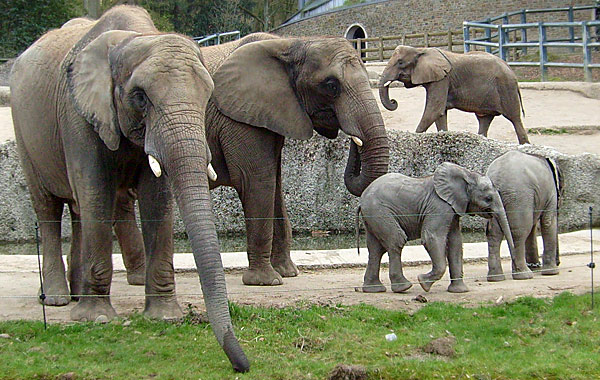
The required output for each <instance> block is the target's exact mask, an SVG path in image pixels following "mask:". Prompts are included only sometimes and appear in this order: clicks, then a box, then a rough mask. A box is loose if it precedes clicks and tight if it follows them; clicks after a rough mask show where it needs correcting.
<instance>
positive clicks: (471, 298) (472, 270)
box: [0, 255, 597, 322]
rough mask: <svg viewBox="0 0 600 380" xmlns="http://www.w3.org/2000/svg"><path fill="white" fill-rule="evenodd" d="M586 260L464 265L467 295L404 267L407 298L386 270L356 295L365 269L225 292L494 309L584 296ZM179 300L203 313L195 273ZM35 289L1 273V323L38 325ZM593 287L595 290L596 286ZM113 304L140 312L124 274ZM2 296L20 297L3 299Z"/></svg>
mask: <svg viewBox="0 0 600 380" xmlns="http://www.w3.org/2000/svg"><path fill="white" fill-rule="evenodd" d="M589 262H590V257H589V255H571V256H565V257H563V258H562V263H561V272H560V274H559V275H557V276H541V275H540V274H536V275H535V276H534V278H533V279H531V280H526V281H514V280H512V279H510V275H509V276H507V280H506V281H503V282H495V283H490V282H487V281H486V279H485V276H486V274H487V263H485V262H481V261H480V262H474V263H466V264H465V270H464V272H465V283H466V284H467V286H468V287H469V290H470V291H469V292H468V293H463V294H452V293H448V292H447V291H446V288H447V286H448V284H449V282H448V278H449V277H448V274H446V276H445V277H444V278H443V279H442V280H440V281H439V282H437V283H436V284H434V285H433V287H432V288H431V291H430V292H429V293H426V292H424V291H423V290H422V289H421V287H420V286H419V285H418V283H417V280H416V278H417V275H418V274H420V273H424V272H427V271H429V270H430V266H429V265H420V266H412V267H406V268H405V274H406V277H407V278H408V279H409V280H410V281H412V282H413V283H414V285H413V287H412V288H411V289H409V290H408V291H407V292H406V293H392V292H391V291H390V290H389V283H390V281H389V279H388V278H387V273H388V272H387V268H383V269H382V272H381V280H382V282H383V283H384V284H385V285H387V288H388V291H387V292H386V293H377V294H366V293H362V292H357V291H356V290H355V288H356V287H360V285H361V284H362V277H363V275H364V268H337V269H320V270H317V269H314V270H306V269H303V270H302V271H301V273H300V275H299V276H298V277H294V278H286V279H285V281H284V284H283V285H281V286H276V287H249V286H244V285H242V283H241V272H239V271H234V272H229V273H227V275H226V277H227V289H228V293H229V298H230V300H232V301H234V302H236V303H238V304H241V305H254V306H268V307H277V308H279V307H285V306H298V305H303V304H304V305H306V304H317V305H328V306H335V305H339V304H341V305H355V304H358V303H366V304H369V305H375V306H377V307H381V308H384V309H389V310H403V311H408V312H412V311H414V310H417V309H418V308H420V307H422V306H423V305H426V303H422V302H419V301H418V300H416V299H415V298H417V296H423V297H424V298H425V299H426V300H427V301H428V302H434V301H446V302H455V303H458V304H461V305H465V306H477V305H481V304H499V303H503V302H509V301H511V300H514V299H516V298H517V297H522V296H533V297H552V296H555V295H557V294H560V293H562V292H564V291H569V292H572V293H575V294H583V293H587V292H589V291H590V289H591V285H590V269H589V268H587V266H586V265H587V264H588V263H589ZM503 264H504V271H505V273H509V270H510V263H509V262H508V261H504V262H503ZM176 282H177V293H178V299H179V302H180V304H181V306H182V307H184V308H186V307H187V305H188V304H192V305H193V306H195V307H198V309H199V310H204V303H203V301H202V297H201V295H200V284H199V281H198V276H197V275H196V274H195V273H178V274H177V276H176ZM38 288H39V277H38V274H37V273H33V272H30V273H14V272H13V273H6V272H0V289H2V292H1V293H2V295H1V296H0V320H16V319H32V320H42V308H41V305H40V304H38V302H37V298H36V292H37V289H38ZM596 288H597V286H596ZM111 294H112V295H113V296H112V304H113V306H114V307H115V309H116V311H117V312H118V313H119V314H120V315H121V316H127V315H129V314H131V313H134V312H141V311H142V310H143V308H144V296H143V294H144V289H143V287H140V286H130V285H127V281H126V278H125V273H115V275H114V278H113V283H112V291H111ZM5 295H14V296H24V297H22V298H5V297H4V296H5ZM73 305H74V304H73V303H71V304H69V305H67V306H65V307H47V308H46V313H47V317H48V320H49V321H52V322H66V321H69V320H70V319H69V312H70V310H71V308H72V307H73Z"/></svg>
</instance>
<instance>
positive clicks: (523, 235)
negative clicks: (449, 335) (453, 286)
mask: <svg viewBox="0 0 600 380" xmlns="http://www.w3.org/2000/svg"><path fill="white" fill-rule="evenodd" d="M487 176H488V177H490V179H491V180H492V182H493V183H494V186H495V187H496V188H497V189H498V192H499V193H500V197H501V198H502V203H503V204H504V208H505V209H506V214H507V217H508V224H509V225H510V230H511V233H512V236H513V239H514V244H515V249H514V251H513V252H511V253H512V271H513V273H512V277H513V279H515V280H526V279H530V278H532V277H533V273H532V272H531V270H530V269H529V268H528V267H529V266H530V265H531V266H534V267H535V266H538V265H539V255H538V249H537V238H536V226H537V224H538V222H539V224H540V226H541V232H542V239H543V242H544V253H543V258H542V271H541V272H542V275H555V274H558V272H559V271H558V264H559V253H558V207H559V205H560V201H561V199H560V198H561V195H562V188H563V183H562V178H561V174H560V170H559V167H558V165H557V164H556V162H555V161H554V160H552V159H549V158H545V157H539V156H534V155H531V154H527V153H523V152H519V151H516V150H515V151H509V152H507V153H505V154H503V155H502V156H500V157H498V158H496V159H495V160H494V161H492V163H491V164H490V166H489V168H488V170H487ZM486 234H487V240H488V251H489V257H488V267H489V271H488V281H502V280H504V274H503V273H502V265H501V262H500V242H501V241H502V235H501V232H500V230H499V226H498V224H497V223H496V222H495V221H493V220H491V221H489V222H488V225H487V229H486Z"/></svg>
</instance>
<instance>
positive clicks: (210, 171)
mask: <svg viewBox="0 0 600 380" xmlns="http://www.w3.org/2000/svg"><path fill="white" fill-rule="evenodd" d="M206 171H207V172H208V179H210V180H211V181H213V182H215V181H216V180H217V172H216V171H215V169H214V168H213V166H212V164H210V163H209V164H208V166H207V167H206Z"/></svg>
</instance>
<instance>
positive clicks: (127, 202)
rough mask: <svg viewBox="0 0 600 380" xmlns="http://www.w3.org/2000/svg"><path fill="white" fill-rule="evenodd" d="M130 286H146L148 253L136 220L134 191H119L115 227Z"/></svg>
mask: <svg viewBox="0 0 600 380" xmlns="http://www.w3.org/2000/svg"><path fill="white" fill-rule="evenodd" d="M113 229H114V231H115V234H116V235H117V240H118V242H119V247H120V248H121V255H122V256H123V263H124V264H125V269H127V283H128V284H129V285H144V283H145V280H146V253H145V251H144V240H143V238H142V234H141V233H140V230H139V228H138V226H137V222H136V220H135V194H134V193H133V190H132V189H126V188H121V189H119V190H118V191H117V204H116V206H115V223H114V225H113Z"/></svg>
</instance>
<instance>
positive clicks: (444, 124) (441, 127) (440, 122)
mask: <svg viewBox="0 0 600 380" xmlns="http://www.w3.org/2000/svg"><path fill="white" fill-rule="evenodd" d="M435 126H436V128H437V130H438V132H442V131H447V130H448V110H446V111H445V112H444V114H443V115H442V116H440V117H439V118H438V119H437V120H436V121H435Z"/></svg>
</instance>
